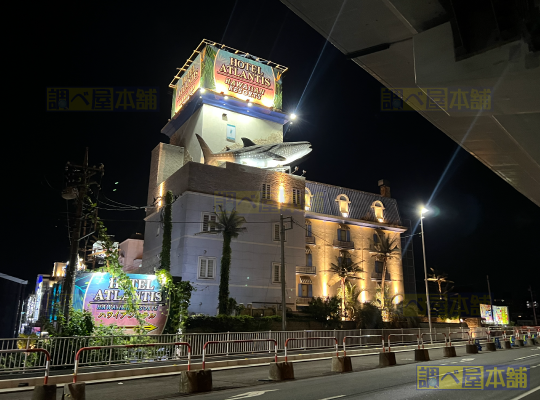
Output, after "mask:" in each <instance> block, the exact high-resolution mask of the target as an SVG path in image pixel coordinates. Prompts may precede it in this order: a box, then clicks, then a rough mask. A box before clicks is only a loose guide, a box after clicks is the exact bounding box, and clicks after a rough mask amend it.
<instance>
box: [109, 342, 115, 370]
mask: <svg viewBox="0 0 540 400" xmlns="http://www.w3.org/2000/svg"><path fill="white" fill-rule="evenodd" d="M113 344H114V336H111V346H112V345H113ZM112 351H113V349H110V350H109V365H111V361H112Z"/></svg>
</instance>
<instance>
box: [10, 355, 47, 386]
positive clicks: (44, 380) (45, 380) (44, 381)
mask: <svg viewBox="0 0 540 400" xmlns="http://www.w3.org/2000/svg"><path fill="white" fill-rule="evenodd" d="M7 353H45V357H46V358H47V361H46V362H45V377H44V379H43V384H44V385H46V384H47V382H48V381H49V368H50V367H51V354H50V353H49V352H48V351H47V350H45V349H12V350H0V354H7Z"/></svg>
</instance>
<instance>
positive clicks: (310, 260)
mask: <svg viewBox="0 0 540 400" xmlns="http://www.w3.org/2000/svg"><path fill="white" fill-rule="evenodd" d="M311 266H313V255H312V253H311V249H310V248H309V247H307V246H306V267H311Z"/></svg>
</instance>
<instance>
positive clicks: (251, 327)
mask: <svg viewBox="0 0 540 400" xmlns="http://www.w3.org/2000/svg"><path fill="white" fill-rule="evenodd" d="M275 321H277V322H281V317H280V316H278V315H272V316H267V317H260V318H254V317H252V316H249V315H236V316H232V315H218V316H216V317H211V316H209V315H201V314H199V315H192V316H190V317H189V318H188V319H187V322H186V328H187V331H188V332H256V331H265V330H269V329H270V327H271V326H272V323H273V322H275Z"/></svg>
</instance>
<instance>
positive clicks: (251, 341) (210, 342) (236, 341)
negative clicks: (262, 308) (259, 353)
mask: <svg viewBox="0 0 540 400" xmlns="http://www.w3.org/2000/svg"><path fill="white" fill-rule="evenodd" d="M287 340H288V339H287ZM299 340H301V339H299ZM255 342H274V361H275V362H277V341H276V340H275V339H252V340H226V341H217V340H214V341H209V342H206V343H205V344H204V346H203V351H202V369H204V367H205V366H206V359H205V358H206V347H207V346H208V345H209V344H217V343H255ZM285 358H287V348H285Z"/></svg>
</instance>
